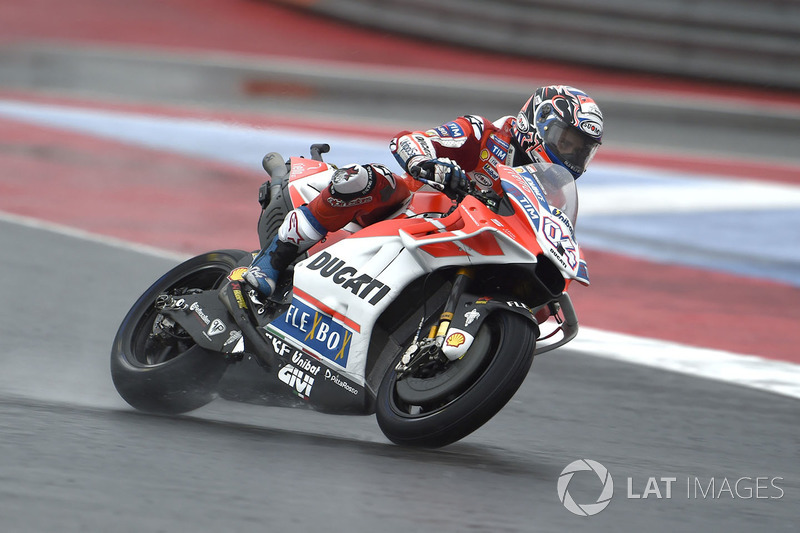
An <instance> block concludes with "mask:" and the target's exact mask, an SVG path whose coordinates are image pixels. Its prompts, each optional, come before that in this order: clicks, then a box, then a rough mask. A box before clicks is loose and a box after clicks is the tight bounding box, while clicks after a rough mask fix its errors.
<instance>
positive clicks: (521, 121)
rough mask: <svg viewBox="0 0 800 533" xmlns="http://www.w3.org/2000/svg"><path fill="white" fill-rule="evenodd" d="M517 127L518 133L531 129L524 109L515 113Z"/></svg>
mask: <svg viewBox="0 0 800 533" xmlns="http://www.w3.org/2000/svg"><path fill="white" fill-rule="evenodd" d="M517 129H518V130H519V132H520V133H528V131H529V130H530V129H531V125H530V123H529V122H528V117H527V116H525V112H524V111H520V112H519V114H518V115H517Z"/></svg>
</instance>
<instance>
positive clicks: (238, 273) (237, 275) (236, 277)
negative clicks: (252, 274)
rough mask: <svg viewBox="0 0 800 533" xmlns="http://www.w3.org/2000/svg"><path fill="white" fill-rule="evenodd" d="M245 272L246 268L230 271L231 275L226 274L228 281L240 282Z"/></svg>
mask: <svg viewBox="0 0 800 533" xmlns="http://www.w3.org/2000/svg"><path fill="white" fill-rule="evenodd" d="M245 272H247V267H238V268H234V269H233V270H231V273H230V274H228V279H229V280H231V281H242V280H243V279H244V277H243V276H244V273H245Z"/></svg>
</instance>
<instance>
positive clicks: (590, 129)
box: [581, 120, 603, 137]
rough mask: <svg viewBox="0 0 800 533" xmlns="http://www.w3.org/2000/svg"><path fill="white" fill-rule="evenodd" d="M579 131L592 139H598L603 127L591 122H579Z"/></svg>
mask: <svg viewBox="0 0 800 533" xmlns="http://www.w3.org/2000/svg"><path fill="white" fill-rule="evenodd" d="M581 129H582V130H583V131H585V132H586V133H588V134H589V135H591V136H592V137H600V136H601V135H602V134H603V127H602V126H600V124H598V123H597V122H595V121H593V120H584V121H583V122H581Z"/></svg>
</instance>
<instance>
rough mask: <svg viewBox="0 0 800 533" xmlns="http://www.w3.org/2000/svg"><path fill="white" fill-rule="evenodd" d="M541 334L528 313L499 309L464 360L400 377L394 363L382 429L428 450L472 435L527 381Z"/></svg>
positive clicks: (380, 406) (382, 404) (381, 403)
mask: <svg viewBox="0 0 800 533" xmlns="http://www.w3.org/2000/svg"><path fill="white" fill-rule="evenodd" d="M537 334H538V330H537V328H536V325H535V324H534V323H533V322H531V321H530V320H528V319H526V318H525V317H523V316H521V315H519V314H516V313H508V312H497V313H493V314H491V315H489V316H488V317H487V318H486V321H485V322H484V323H483V324H482V325H481V328H480V329H479V330H478V333H477V335H476V337H475V340H474V342H473V344H472V346H470V349H469V350H468V351H467V353H466V354H464V356H463V357H462V358H461V359H458V360H457V361H452V362H450V363H448V364H446V365H441V367H440V368H438V369H434V370H431V369H430V368H427V369H425V368H422V369H420V370H419V371H417V372H416V373H415V374H412V375H409V376H404V377H402V378H399V379H398V375H397V373H396V372H395V370H394V367H392V368H391V369H390V371H389V372H388V373H387V374H386V376H384V378H383V381H382V382H381V386H380V388H379V390H378V399H377V403H376V407H375V409H376V413H375V414H376V417H377V420H378V425H379V426H380V428H381V431H383V433H384V435H386V437H387V438H388V439H389V440H391V441H392V442H394V443H395V444H399V445H402V446H415V447H425V448H438V447H441V446H446V445H448V444H452V443H453V442H456V441H457V440H459V439H462V438H463V437H465V436H467V435H469V434H470V433H472V432H473V431H475V430H476V429H478V428H479V427H481V426H482V425H483V424H485V423H486V422H488V421H489V419H491V418H492V417H493V416H494V415H495V414H497V412H498V411H500V409H502V407H503V406H504V405H505V404H506V403H508V401H509V400H510V399H511V397H512V396H513V395H514V393H515V392H516V391H517V389H519V387H520V385H522V382H523V381H524V380H525V377H526V376H527V374H528V370H530V367H531V363H532V362H533V350H534V348H535V346H536V338H537ZM398 361H399V358H398ZM404 382H405V383H404Z"/></svg>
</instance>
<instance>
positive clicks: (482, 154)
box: [480, 148, 489, 161]
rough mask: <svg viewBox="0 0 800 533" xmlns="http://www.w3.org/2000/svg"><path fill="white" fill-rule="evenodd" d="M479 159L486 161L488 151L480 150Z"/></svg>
mask: <svg viewBox="0 0 800 533" xmlns="http://www.w3.org/2000/svg"><path fill="white" fill-rule="evenodd" d="M480 157H481V161H486V160H487V159H489V150H487V149H486V148H484V149H483V150H481V156H480Z"/></svg>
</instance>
